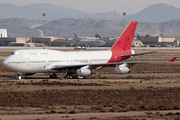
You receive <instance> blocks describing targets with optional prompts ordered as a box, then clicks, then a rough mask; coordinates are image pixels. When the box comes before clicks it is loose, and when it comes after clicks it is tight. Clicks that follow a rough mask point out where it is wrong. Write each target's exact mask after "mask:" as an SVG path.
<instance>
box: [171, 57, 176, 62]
mask: <svg viewBox="0 0 180 120" xmlns="http://www.w3.org/2000/svg"><path fill="white" fill-rule="evenodd" d="M176 58H177V57H174V58H173V59H171V60H170V61H169V62H174V61H175V60H176Z"/></svg>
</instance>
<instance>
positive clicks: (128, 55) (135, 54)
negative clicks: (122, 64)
mask: <svg viewBox="0 0 180 120" xmlns="http://www.w3.org/2000/svg"><path fill="white" fill-rule="evenodd" d="M155 52H157V51H151V52H142V53H134V54H127V55H121V57H130V56H137V55H144V54H150V53H155Z"/></svg>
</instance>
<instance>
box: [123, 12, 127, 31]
mask: <svg viewBox="0 0 180 120" xmlns="http://www.w3.org/2000/svg"><path fill="white" fill-rule="evenodd" d="M123 16H124V29H125V27H126V21H125V16H126V12H123Z"/></svg>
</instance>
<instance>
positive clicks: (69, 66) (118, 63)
mask: <svg viewBox="0 0 180 120" xmlns="http://www.w3.org/2000/svg"><path fill="white" fill-rule="evenodd" d="M176 58H177V57H174V58H173V59H171V60H169V61H140V62H115V63H100V64H79V65H55V66H53V68H52V69H53V70H61V69H79V68H81V67H84V66H89V67H90V68H96V67H108V66H110V67H114V66H116V65H121V64H130V66H132V65H134V64H137V63H156V62H173V61H175V60H176Z"/></svg>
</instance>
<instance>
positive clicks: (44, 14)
mask: <svg viewBox="0 0 180 120" xmlns="http://www.w3.org/2000/svg"><path fill="white" fill-rule="evenodd" d="M45 16H46V13H43V17H44V46H43V49H45Z"/></svg>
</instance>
